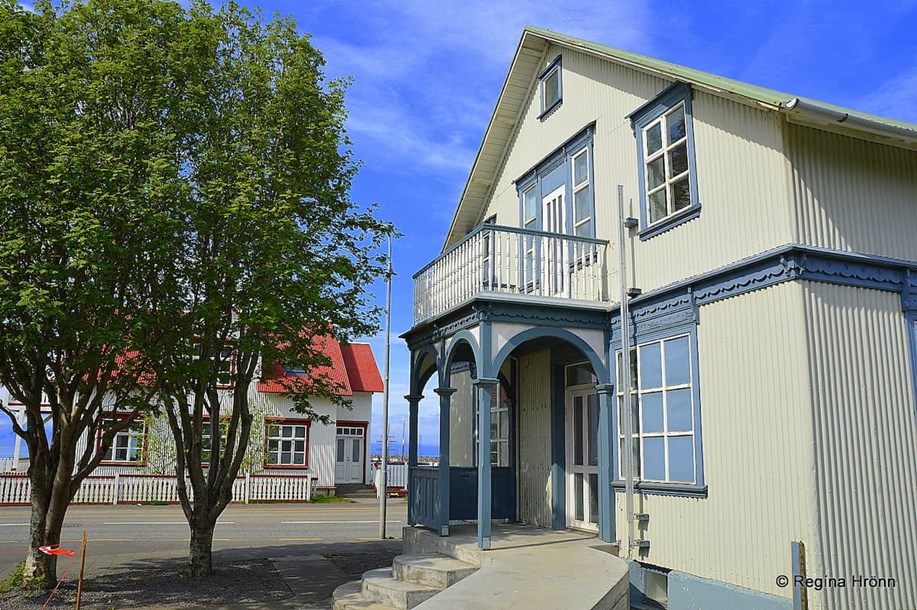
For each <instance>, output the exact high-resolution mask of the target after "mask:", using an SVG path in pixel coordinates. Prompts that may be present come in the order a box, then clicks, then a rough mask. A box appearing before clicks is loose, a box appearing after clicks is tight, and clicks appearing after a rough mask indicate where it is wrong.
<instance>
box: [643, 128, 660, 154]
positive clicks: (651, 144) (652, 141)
mask: <svg viewBox="0 0 917 610" xmlns="http://www.w3.org/2000/svg"><path fill="white" fill-rule="evenodd" d="M660 148H662V125H661V124H660V123H659V122H658V121H657V122H656V123H654V124H653V125H652V126H651V127H649V128H648V129H647V130H646V154H647V155H651V154H653V153H654V152H656V151H657V150H659V149H660Z"/></svg>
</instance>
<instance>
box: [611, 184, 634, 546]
mask: <svg viewBox="0 0 917 610" xmlns="http://www.w3.org/2000/svg"><path fill="white" fill-rule="evenodd" d="M626 225H627V223H626V219H625V216H624V186H623V185H621V184H619V185H618V273H619V276H618V278H619V283H620V285H621V369H620V370H621V379H619V380H618V386H619V387H620V388H621V393H622V396H623V399H622V408H621V421H620V422H619V425H621V426H622V428H623V431H624V455H623V456H621V457H622V459H621V461H622V464H623V467H624V494H625V500H624V510H625V513H626V516H627V557H628V559H630V558H631V557H633V549H634V543H635V536H634V465H633V459H634V431H633V417H632V416H631V408H632V405H631V396H630V338H629V335H630V324H629V323H628V322H629V318H630V313H629V308H628V305H627V261H626V257H625V253H624V240H625V238H626V230H625V229H626ZM608 366H609V367H611V366H614V364H613V363H608ZM612 518H614V517H613V516H612Z"/></svg>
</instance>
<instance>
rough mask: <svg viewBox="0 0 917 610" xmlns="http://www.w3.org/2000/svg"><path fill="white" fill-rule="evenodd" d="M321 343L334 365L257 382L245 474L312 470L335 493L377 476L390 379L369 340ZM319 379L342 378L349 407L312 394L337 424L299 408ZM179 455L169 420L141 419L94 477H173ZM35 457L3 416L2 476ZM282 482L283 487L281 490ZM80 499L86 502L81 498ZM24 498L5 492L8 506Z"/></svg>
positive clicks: (319, 410) (267, 375) (323, 489)
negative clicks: (377, 441) (373, 441)
mask: <svg viewBox="0 0 917 610" xmlns="http://www.w3.org/2000/svg"><path fill="white" fill-rule="evenodd" d="M316 341H317V345H318V346H319V347H320V348H321V352H322V353H323V354H324V356H326V357H327V358H328V360H329V364H328V365H327V366H322V367H317V368H316V369H314V370H311V371H310V372H309V373H306V372H304V371H302V370H297V369H289V368H285V367H283V366H277V365H270V364H266V365H264V371H263V374H262V375H261V378H260V379H259V380H258V381H257V382H256V383H254V384H252V386H251V387H250V389H249V392H250V395H249V404H250V405H251V409H252V413H253V414H254V416H255V419H256V421H255V423H254V425H253V428H252V435H251V439H250V442H249V454H248V456H247V457H246V460H245V461H244V462H243V471H244V474H247V475H253V476H257V477H261V478H264V477H266V476H268V475H273V478H274V479H277V478H278V477H294V478H297V479H299V480H302V479H303V478H304V476H305V475H308V476H309V477H310V478H311V479H312V489H313V490H315V491H316V492H318V493H325V494H334V493H335V490H336V488H337V486H338V485H341V484H354V483H355V484H363V483H370V482H371V481H372V477H371V475H370V467H371V464H370V461H369V459H368V457H367V452H368V450H369V438H370V434H371V420H372V395H373V393H376V392H381V391H382V390H383V383H382V377H381V376H380V374H379V367H378V365H377V364H376V360H375V358H374V356H373V353H372V349H371V348H370V346H369V345H368V344H365V343H349V344H345V345H341V344H340V343H339V342H338V341H337V340H336V339H334V338H332V337H323V338H319V339H317V340H316ZM312 376H323V377H327V378H329V379H331V380H333V381H334V382H336V385H337V386H338V387H339V390H338V396H339V397H341V398H344V399H345V400H346V402H347V403H348V406H341V405H339V404H337V402H335V401H332V400H331V399H328V398H316V397H309V402H310V404H311V407H312V409H313V410H314V411H315V414H316V415H317V416H319V417H321V416H325V417H327V419H329V420H330V421H331V422H332V423H330V424H323V423H321V422H320V421H316V420H314V419H310V418H309V417H308V416H306V415H305V414H302V413H299V412H297V410H296V408H295V400H294V398H295V397H294V395H295V394H296V393H298V392H300V391H303V392H304V391H307V389H306V388H307V387H308V380H309V378H310V377H312ZM298 379H302V383H298V382H297V380H298ZM223 392H224V393H225V395H226V397H227V398H229V396H231V390H223ZM0 399H2V400H3V402H4V404H9V406H10V408H11V409H12V410H14V411H16V410H19V411H20V412H22V411H24V409H23V406H22V405H21V404H18V403H17V402H16V401H15V400H12V397H10V396H9V395H8V393H7V392H6V391H5V389H4V388H0ZM338 402H340V401H338ZM46 426H48V427H49V428H50V426H51V422H50V409H49V421H48V423H47V424H46ZM49 432H50V430H49ZM174 455H175V451H174V446H173V445H172V437H171V432H170V430H169V428H168V424H167V422H166V421H165V418H164V417H162V418H158V419H149V418H148V419H147V420H145V421H143V420H141V421H137V422H136V424H135V425H134V426H132V427H131V428H130V429H128V430H125V431H123V432H121V433H119V434H118V435H116V437H115V439H114V443H113V444H112V448H111V450H110V452H109V454H108V455H107V456H106V459H105V461H103V462H102V464H101V465H100V466H99V468H98V469H96V471H95V473H94V476H96V477H99V478H106V477H107V478H108V479H111V478H112V477H113V476H115V475H131V477H135V476H139V475H149V476H151V477H152V476H157V477H163V476H168V475H170V474H173V473H174ZM28 459H29V456H28V450H27V448H26V445H25V443H24V442H22V441H21V440H20V439H19V438H18V437H17V436H16V435H15V434H14V433H13V431H12V427H11V425H10V422H9V420H8V419H7V418H6V417H2V418H0V472H5V473H7V474H0V477H2V476H15V475H12V474H8V473H25V472H26V470H27V469H28ZM20 476H21V475H20ZM128 480H133V479H131V478H130V477H128V478H125V479H123V481H125V482H126V481H128ZM87 481H89V480H87ZM288 482H289V480H288ZM240 485H241V484H240ZM246 485H248V483H246ZM85 486H86V484H84V487H85ZM281 487H282V485H278V486H277V488H278V489H280V488H281ZM240 488H241V487H240ZM247 493H248V492H246V498H247V497H248V495H247ZM278 493H280V492H278ZM26 497H27V496H26ZM260 499H263V500H272V499H291V497H289V496H278V497H261V498H260ZM77 501H80V498H79V497H78V498H77ZM92 501H95V500H92ZM17 502H18V501H17V500H15V499H11V498H4V497H0V504H5V503H17Z"/></svg>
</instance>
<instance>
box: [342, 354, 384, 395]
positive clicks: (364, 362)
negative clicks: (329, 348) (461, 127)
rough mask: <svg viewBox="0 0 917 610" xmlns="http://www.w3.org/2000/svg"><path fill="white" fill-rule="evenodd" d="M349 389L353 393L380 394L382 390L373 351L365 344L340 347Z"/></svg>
mask: <svg viewBox="0 0 917 610" xmlns="http://www.w3.org/2000/svg"><path fill="white" fill-rule="evenodd" d="M341 354H343V356H344V365H345V366H346V367H347V376H348V377H350V387H351V388H353V391H354V392H381V391H382V390H383V389H385V388H384V386H383V383H382V376H381V375H380V374H379V367H378V365H376V359H375V357H373V350H372V348H371V347H369V345H368V344H366V343H351V344H349V345H342V346H341Z"/></svg>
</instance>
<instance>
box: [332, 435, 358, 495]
mask: <svg viewBox="0 0 917 610" xmlns="http://www.w3.org/2000/svg"><path fill="white" fill-rule="evenodd" d="M365 438H366V428H364V427H363V426H338V427H337V439H336V442H335V448H334V451H335V459H334V482H335V483H363V470H364V468H363V465H364V464H365V462H364V460H365V459H366V456H365V455H363V454H364V451H363V444H364V443H363V441H364V439H365Z"/></svg>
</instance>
